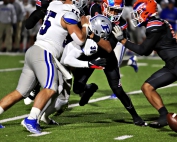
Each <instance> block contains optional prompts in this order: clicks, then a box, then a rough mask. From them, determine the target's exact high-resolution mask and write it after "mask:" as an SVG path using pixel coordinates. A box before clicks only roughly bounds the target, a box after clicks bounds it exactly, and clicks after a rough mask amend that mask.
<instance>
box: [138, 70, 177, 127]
mask: <svg viewBox="0 0 177 142" xmlns="http://www.w3.org/2000/svg"><path fill="white" fill-rule="evenodd" d="M175 81H176V76H175V75H173V74H172V73H171V72H170V70H169V69H167V68H162V69H160V70H158V71H157V72H155V73H154V74H153V75H152V76H151V77H150V78H148V79H147V80H146V81H145V83H144V84H143V85H142V87H141V89H142V91H143V93H144V95H145V96H146V98H147V100H148V101H149V103H150V104H151V105H152V106H153V107H154V108H155V109H156V110H157V111H158V112H159V114H160V116H159V118H158V119H157V120H155V121H153V122H151V123H150V124H149V126H150V127H154V128H160V127H163V126H166V125H167V119H166V115H167V114H168V111H167V109H166V107H165V106H164V104H163V101H162V98H161V97H160V95H159V94H158V92H157V91H156V89H157V88H160V87H163V86H166V85H169V84H171V83H173V82H175Z"/></svg>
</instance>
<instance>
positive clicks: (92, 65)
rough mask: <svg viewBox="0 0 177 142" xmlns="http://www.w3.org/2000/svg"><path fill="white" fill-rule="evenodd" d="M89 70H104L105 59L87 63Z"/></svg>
mask: <svg viewBox="0 0 177 142" xmlns="http://www.w3.org/2000/svg"><path fill="white" fill-rule="evenodd" d="M88 66H89V68H92V69H104V67H105V66H106V59H105V58H97V59H94V60H92V61H89V62H88Z"/></svg>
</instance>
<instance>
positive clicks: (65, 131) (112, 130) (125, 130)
mask: <svg viewBox="0 0 177 142" xmlns="http://www.w3.org/2000/svg"><path fill="white" fill-rule="evenodd" d="M23 59H24V56H22V55H20V56H7V55H6V56H5V55H4V56H2V55H0V65H1V66H0V69H7V68H21V67H22V66H23V64H22V63H19V61H20V60H23ZM138 62H139V63H147V64H148V66H140V67H139V72H138V73H135V72H134V71H133V69H132V68H131V67H124V68H121V74H122V75H123V77H122V85H123V88H124V90H125V91H126V92H131V91H136V90H140V88H141V85H142V84H143V82H144V81H145V80H146V79H147V78H148V77H149V76H150V75H151V74H152V73H153V72H155V71H157V70H158V69H159V68H160V67H152V65H153V64H160V65H163V64H164V63H163V62H162V61H160V60H148V59H143V60H140V59H139V61H138ZM20 73H21V71H11V72H0V90H1V91H0V98H2V97H3V96H4V95H6V94H7V93H10V92H11V91H13V90H14V89H15V88H16V85H17V83H18V78H19V76H20ZM91 82H95V83H97V84H98V86H99V90H98V91H97V92H96V93H95V94H94V96H93V97H92V99H96V98H100V97H103V96H109V95H111V94H112V91H111V90H110V88H109V86H108V83H107V79H106V78H105V75H104V73H103V72H102V71H101V70H97V71H95V72H94V73H93V75H92V76H91V78H90V79H89V83H91ZM158 92H159V93H160V94H161V97H162V98H163V100H164V103H165V105H166V107H167V109H168V110H169V112H176V106H177V103H176V92H177V87H171V88H165V89H159V90H158ZM130 98H131V99H132V102H133V104H134V106H135V108H136V110H137V112H138V113H139V114H140V115H141V117H142V118H143V119H144V120H145V121H147V122H148V123H149V122H151V121H153V120H155V119H156V118H157V117H158V113H157V111H156V110H155V109H154V108H153V107H152V106H151V105H150V104H149V103H148V101H147V100H146V98H145V97H144V95H143V94H142V93H140V94H138V93H137V94H134V95H130ZM78 101H79V96H78V95H76V94H74V93H71V97H70V104H73V103H78ZM31 106H32V105H29V106H25V105H24V103H23V101H21V102H19V103H17V104H16V105H14V106H13V107H12V108H10V109H9V110H8V111H7V112H5V113H4V114H3V115H1V116H0V120H3V119H6V118H11V117H15V116H20V115H24V114H28V113H29V111H30V108H31ZM51 117H52V118H53V119H55V120H56V121H57V122H59V123H60V125H59V126H48V125H46V124H44V123H41V126H42V128H43V131H45V132H51V133H50V134H48V135H44V136H39V137H30V136H28V135H30V133H29V132H27V131H26V130H25V129H24V128H23V127H22V126H21V125H20V122H21V120H22V119H19V120H16V121H8V122H5V123H3V125H5V126H6V128H5V129H0V142H12V141H13V142H114V141H118V140H114V138H116V137H119V136H124V135H132V136H133V137H131V138H128V139H125V140H121V141H125V142H175V141H176V139H177V134H176V133H175V132H173V131H172V130H171V129H170V128H169V126H166V127H164V128H161V129H153V128H150V127H138V126H135V125H134V124H133V122H132V118H131V116H130V115H129V113H128V112H127V111H126V110H125V108H124V107H123V105H122V104H121V103H120V101H119V100H118V99H116V100H111V99H107V100H103V101H98V102H94V103H90V104H87V105H85V106H84V107H73V108H68V109H67V111H65V112H64V113H63V114H62V115H61V116H51Z"/></svg>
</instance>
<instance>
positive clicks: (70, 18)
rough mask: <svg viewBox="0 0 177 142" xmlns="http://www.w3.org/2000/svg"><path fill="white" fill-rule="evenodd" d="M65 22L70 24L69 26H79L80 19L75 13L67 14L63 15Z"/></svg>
mask: <svg viewBox="0 0 177 142" xmlns="http://www.w3.org/2000/svg"><path fill="white" fill-rule="evenodd" d="M63 20H64V21H65V22H66V23H68V24H72V25H74V24H77V23H78V21H79V19H78V17H77V15H76V14H74V13H73V12H67V13H65V14H64V15H63Z"/></svg>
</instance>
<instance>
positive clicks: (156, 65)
mask: <svg viewBox="0 0 177 142" xmlns="http://www.w3.org/2000/svg"><path fill="white" fill-rule="evenodd" d="M163 66H165V65H164V64H152V67H163Z"/></svg>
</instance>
